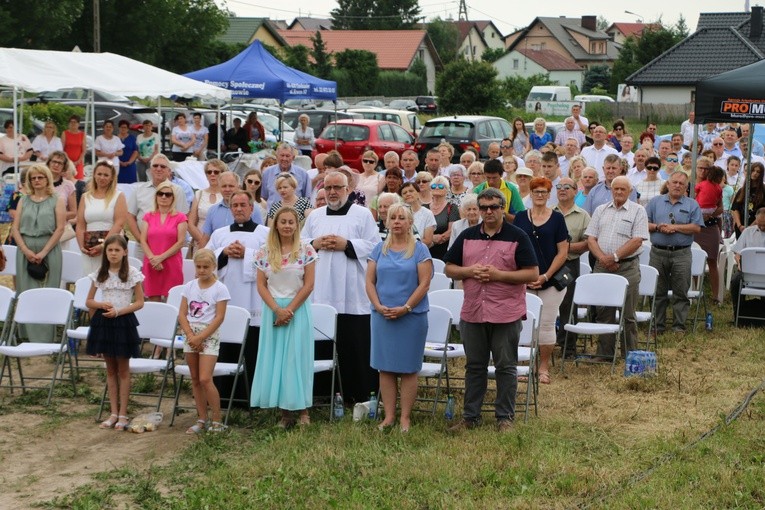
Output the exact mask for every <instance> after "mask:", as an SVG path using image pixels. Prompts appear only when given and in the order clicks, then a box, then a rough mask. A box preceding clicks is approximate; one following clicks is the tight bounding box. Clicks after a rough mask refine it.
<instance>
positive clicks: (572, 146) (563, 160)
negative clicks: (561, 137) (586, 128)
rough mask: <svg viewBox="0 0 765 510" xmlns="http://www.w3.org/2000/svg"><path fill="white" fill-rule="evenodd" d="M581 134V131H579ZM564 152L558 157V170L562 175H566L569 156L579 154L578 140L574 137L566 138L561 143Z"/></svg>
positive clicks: (569, 161)
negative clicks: (562, 143)
mask: <svg viewBox="0 0 765 510" xmlns="http://www.w3.org/2000/svg"><path fill="white" fill-rule="evenodd" d="M580 134H581V133H580ZM563 149H564V150H565V153H564V154H563V156H561V157H559V158H558V164H559V165H560V171H561V173H562V174H563V175H568V167H569V165H570V164H571V158H573V157H574V156H576V155H578V154H579V142H578V141H577V140H576V138H568V139H567V140H566V142H565V143H564V145H563Z"/></svg>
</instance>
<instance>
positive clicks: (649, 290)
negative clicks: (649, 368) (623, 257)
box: [635, 264, 659, 350]
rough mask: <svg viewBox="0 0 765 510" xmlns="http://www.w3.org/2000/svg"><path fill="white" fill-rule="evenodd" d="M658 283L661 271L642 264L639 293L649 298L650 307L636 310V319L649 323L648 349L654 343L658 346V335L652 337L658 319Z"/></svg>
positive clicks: (654, 347) (647, 332)
mask: <svg viewBox="0 0 765 510" xmlns="http://www.w3.org/2000/svg"><path fill="white" fill-rule="evenodd" d="M658 283H659V271H658V270H657V269H656V268H655V267H652V266H647V265H645V264H640V285H638V294H639V295H640V296H641V297H644V298H646V299H647V300H648V303H649V307H648V310H646V311H641V310H637V311H636V312H635V321H636V322H637V323H638V324H640V323H641V322H647V323H648V329H647V330H646V337H645V345H646V349H647V350H651V344H653V350H656V348H657V347H658V345H657V343H656V337H655V336H653V337H652V332H653V329H654V323H655V320H656V287H657V286H658ZM651 338H653V342H652V341H651Z"/></svg>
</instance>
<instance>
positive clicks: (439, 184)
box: [430, 183, 446, 189]
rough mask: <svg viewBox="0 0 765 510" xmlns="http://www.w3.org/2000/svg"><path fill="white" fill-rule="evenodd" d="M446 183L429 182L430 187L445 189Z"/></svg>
mask: <svg viewBox="0 0 765 510" xmlns="http://www.w3.org/2000/svg"><path fill="white" fill-rule="evenodd" d="M445 188H446V185H445V184H443V183H436V184H431V185H430V189H445Z"/></svg>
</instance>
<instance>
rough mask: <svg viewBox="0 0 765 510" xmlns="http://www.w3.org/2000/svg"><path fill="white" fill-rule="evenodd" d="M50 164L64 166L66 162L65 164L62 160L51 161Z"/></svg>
mask: <svg viewBox="0 0 765 510" xmlns="http://www.w3.org/2000/svg"><path fill="white" fill-rule="evenodd" d="M50 164H51V165H63V164H64V162H63V161H61V160H60V159H51V160H50Z"/></svg>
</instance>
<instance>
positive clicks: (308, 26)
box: [287, 16, 332, 31]
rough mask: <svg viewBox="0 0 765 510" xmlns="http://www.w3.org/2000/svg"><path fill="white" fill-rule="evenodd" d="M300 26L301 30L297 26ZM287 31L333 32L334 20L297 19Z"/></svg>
mask: <svg viewBox="0 0 765 510" xmlns="http://www.w3.org/2000/svg"><path fill="white" fill-rule="evenodd" d="M298 23H299V24H300V28H297V27H296V25H297V24H298ZM287 30H312V31H316V30H332V20H331V19H328V18H309V17H300V16H299V17H297V18H295V19H294V20H293V21H292V23H290V24H289V26H288V27H287Z"/></svg>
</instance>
